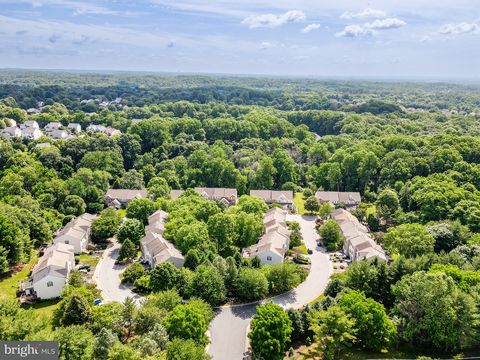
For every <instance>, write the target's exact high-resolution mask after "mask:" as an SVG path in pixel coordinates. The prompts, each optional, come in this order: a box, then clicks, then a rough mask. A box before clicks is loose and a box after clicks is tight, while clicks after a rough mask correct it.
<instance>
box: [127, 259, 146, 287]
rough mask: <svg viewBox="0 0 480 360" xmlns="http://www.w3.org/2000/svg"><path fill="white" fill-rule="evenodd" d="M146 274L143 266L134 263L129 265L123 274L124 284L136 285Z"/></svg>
mask: <svg viewBox="0 0 480 360" xmlns="http://www.w3.org/2000/svg"><path fill="white" fill-rule="evenodd" d="M144 273H145V269H144V268H143V266H142V265H141V264H138V263H134V264H132V265H129V266H128V267H127V268H126V269H125V271H124V272H123V273H122V284H134V283H135V281H137V280H138V279H140V278H141V277H142V276H143V275H144Z"/></svg>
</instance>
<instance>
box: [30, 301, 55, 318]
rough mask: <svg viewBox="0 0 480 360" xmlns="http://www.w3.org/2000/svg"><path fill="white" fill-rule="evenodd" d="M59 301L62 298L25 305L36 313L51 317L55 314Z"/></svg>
mask: <svg viewBox="0 0 480 360" xmlns="http://www.w3.org/2000/svg"><path fill="white" fill-rule="evenodd" d="M59 303H60V299H54V300H46V301H42V302H39V303H35V304H32V305H27V306H25V309H32V310H34V311H35V313H37V314H39V315H43V316H45V317H47V318H48V319H51V318H52V316H53V312H54V311H55V309H56V308H57V307H58V304H59Z"/></svg>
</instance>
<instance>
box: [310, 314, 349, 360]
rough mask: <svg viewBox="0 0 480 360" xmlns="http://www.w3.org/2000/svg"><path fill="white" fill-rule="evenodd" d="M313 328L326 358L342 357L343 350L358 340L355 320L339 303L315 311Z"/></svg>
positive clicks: (328, 359)
mask: <svg viewBox="0 0 480 360" xmlns="http://www.w3.org/2000/svg"><path fill="white" fill-rule="evenodd" d="M311 330H312V331H313V332H314V334H315V341H316V342H317V343H318V344H319V348H320V350H321V351H322V353H323V356H324V358H325V359H326V360H334V359H341V358H342V357H341V354H340V353H341V351H342V350H343V349H344V348H346V347H350V346H352V344H353V343H354V341H355V340H356V336H355V321H354V320H352V319H351V318H350V317H349V316H348V315H347V314H346V313H345V312H344V311H343V310H342V309H341V308H340V306H337V305H333V306H330V307H329V308H328V309H327V310H325V311H316V312H314V315H313V319H312V325H311Z"/></svg>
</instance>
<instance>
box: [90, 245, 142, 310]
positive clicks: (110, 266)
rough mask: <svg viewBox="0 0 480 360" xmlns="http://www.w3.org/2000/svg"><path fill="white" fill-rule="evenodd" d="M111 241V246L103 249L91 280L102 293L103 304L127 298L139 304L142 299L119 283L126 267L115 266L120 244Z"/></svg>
mask: <svg viewBox="0 0 480 360" xmlns="http://www.w3.org/2000/svg"><path fill="white" fill-rule="evenodd" d="M111 241H112V242H113V245H112V246H110V247H108V248H107V249H105V251H104V253H103V256H102V259H100V261H99V262H98V264H97V266H96V268H95V272H94V274H93V279H94V280H95V282H96V283H97V287H98V288H99V289H100V290H101V291H102V297H103V299H104V301H105V302H109V301H118V302H123V301H125V299H126V298H127V297H131V298H133V299H134V300H135V302H136V303H137V304H139V303H140V301H141V300H142V299H143V298H142V297H141V296H140V295H138V294H135V293H134V292H133V291H132V290H131V288H129V287H128V286H125V285H122V283H121V280H120V274H121V273H122V271H123V270H124V269H125V268H126V265H118V264H115V261H116V260H117V258H118V250H119V249H120V244H119V243H118V242H117V241H116V240H114V239H112V240H111Z"/></svg>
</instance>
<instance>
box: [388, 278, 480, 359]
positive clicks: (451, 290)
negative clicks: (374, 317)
mask: <svg viewBox="0 0 480 360" xmlns="http://www.w3.org/2000/svg"><path fill="white" fill-rule="evenodd" d="M393 293H394V295H395V299H396V300H395V307H394V310H393V313H394V315H396V316H397V317H398V319H399V325H398V331H399V335H400V336H401V338H402V339H403V340H404V341H406V342H409V343H412V344H415V345H418V346H432V347H435V348H437V349H442V350H445V349H446V350H456V349H462V348H465V347H468V346H470V345H471V344H472V341H474V340H473V338H474V337H475V336H476V335H475V331H474V330H473V328H474V323H475V320H474V319H475V317H476V316H477V315H478V312H477V310H476V308H475V305H474V302H473V300H472V298H471V297H470V296H469V295H467V294H465V293H463V292H461V291H460V290H459V289H458V288H457V286H456V285H455V283H454V281H453V279H452V278H451V277H449V276H447V275H446V274H445V273H443V272H424V271H418V272H415V273H414V274H412V275H406V276H404V277H403V278H402V279H401V280H400V281H399V282H398V283H396V284H395V285H394V286H393Z"/></svg>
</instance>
